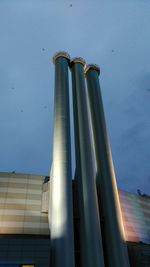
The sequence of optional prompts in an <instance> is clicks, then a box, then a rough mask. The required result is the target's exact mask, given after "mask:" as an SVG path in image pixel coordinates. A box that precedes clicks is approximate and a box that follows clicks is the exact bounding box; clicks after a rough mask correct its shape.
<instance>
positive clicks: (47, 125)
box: [0, 0, 150, 193]
mask: <svg viewBox="0 0 150 267" xmlns="http://www.w3.org/2000/svg"><path fill="white" fill-rule="evenodd" d="M60 50H64V51H67V52H68V53H69V54H70V55H71V57H75V56H81V57H83V58H84V59H85V60H86V62H87V63H97V64H98V65H99V66H100V67H101V76H100V82H101V89H102V95H103V101H104V107H105V114H106V120H107V126H108V130H109V136H110V142H111V148H112V154H113V160H114V165H115V170H116V176H117V181H118V185H119V188H121V189H123V190H127V191H131V192H136V190H137V189H138V188H140V189H141V190H142V191H144V192H145V193H150V58H149V54H150V2H149V1H148V0H124V1H123V0H120V1H119V0H107V1H104V0H103V1H100V0H90V1H89V0H72V1H71V0H70V1H66V0H0V123H1V130H0V151H1V153H0V171H1V172H2V171H6V172H11V171H15V172H19V173H34V174H40V175H49V172H50V166H51V154H52V153H51V152H52V133H53V130H52V129H53V93H54V92H53V90H54V89H53V88H54V66H53V63H52V61H51V58H52V56H53V54H54V53H55V52H57V51H60Z"/></svg>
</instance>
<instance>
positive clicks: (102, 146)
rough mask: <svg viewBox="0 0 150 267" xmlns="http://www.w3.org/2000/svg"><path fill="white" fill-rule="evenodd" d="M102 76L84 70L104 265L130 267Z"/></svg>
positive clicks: (88, 68) (90, 69) (90, 67)
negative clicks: (100, 218)
mask: <svg viewBox="0 0 150 267" xmlns="http://www.w3.org/2000/svg"><path fill="white" fill-rule="evenodd" d="M99 74H100V69H99V67H97V66H96V65H88V66H86V67H85V75H86V78H87V87H88V97H89V104H90V111H91V119H92V128H93V138H94V147H95V157H96V164H97V191H98V198H99V207H100V212H101V214H102V215H103V218H104V223H103V224H104V226H103V242H104V244H105V249H104V250H105V252H106V253H105V262H106V266H108V267H127V266H129V261H128V254H127V248H126V244H125V237H124V230H123V222H122V216H121V210H120V202H119V196H118V190H117V185H116V178H115V173H114V167H113V162H112V156H111V150H110V145H109V141H108V135H107V129H106V123H105V116H104V109H103V103H102V97H101V92H100V84H99V78H98V76H99Z"/></svg>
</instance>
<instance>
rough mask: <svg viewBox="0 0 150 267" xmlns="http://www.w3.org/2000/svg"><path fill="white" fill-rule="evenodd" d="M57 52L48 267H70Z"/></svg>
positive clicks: (66, 132) (63, 71) (64, 92)
mask: <svg viewBox="0 0 150 267" xmlns="http://www.w3.org/2000/svg"><path fill="white" fill-rule="evenodd" d="M69 61H70V56H69V55H68V54H67V53H64V52H59V53H57V54H56V55H55V56H54V57H53V62H54V64H55V98H54V137H53V171H52V178H51V185H50V186H51V190H50V191H51V196H50V199H51V203H50V216H51V218H50V227H51V229H50V231H51V260H52V262H51V264H52V267H62V266H63V267H74V242H73V206H72V172H71V141H70V111H69V85H68V63H69Z"/></svg>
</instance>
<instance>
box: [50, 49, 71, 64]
mask: <svg viewBox="0 0 150 267" xmlns="http://www.w3.org/2000/svg"><path fill="white" fill-rule="evenodd" d="M59 57H63V58H66V59H68V61H69V62H70V55H69V54H68V53H67V52H65V51H59V52H57V53H55V54H54V56H53V58H52V60H53V63H54V64H55V61H56V59H57V58H59Z"/></svg>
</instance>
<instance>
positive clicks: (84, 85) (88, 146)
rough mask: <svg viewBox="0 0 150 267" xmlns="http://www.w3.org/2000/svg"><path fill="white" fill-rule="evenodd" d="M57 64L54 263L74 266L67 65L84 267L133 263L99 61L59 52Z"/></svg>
mask: <svg viewBox="0 0 150 267" xmlns="http://www.w3.org/2000/svg"><path fill="white" fill-rule="evenodd" d="M53 63H54V65H55V96H54V136H53V156H52V160H53V164H52V172H51V182H50V205H49V206H50V208H49V223H50V233H51V267H74V266H75V261H74V238H73V235H74V234H73V232H74V231H73V204H72V169H71V138H70V110H69V73H68V72H69V68H70V71H71V75H72V95H73V115H74V131H75V134H74V136H75V157H76V175H75V179H76V181H77V185H78V198H79V214H80V243H81V245H80V250H81V251H80V253H81V267H129V261H128V253H127V247H126V242H125V236H124V230H123V223H122V217H121V210H120V203H119V196H118V190H117V185H116V178H115V173H114V167H113V162H112V156H111V150H110V145H109V140H108V135H107V129H106V123H105V116H104V109H103V103H102V96H101V91H100V84H99V74H100V69H99V67H98V66H97V65H87V64H86V62H85V61H84V60H83V59H82V58H80V57H79V58H74V59H72V60H71V59H70V56H69V55H68V54H67V53H65V52H59V53H57V54H56V55H55V56H54V57H53ZM89 113H90V117H91V119H89ZM91 131H92V137H93V140H92V141H91ZM93 145H94V151H95V157H94V158H95V162H93V156H92V149H93V148H92V146H93ZM94 164H95V165H96V172H97V173H96V177H95V175H94Z"/></svg>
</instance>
